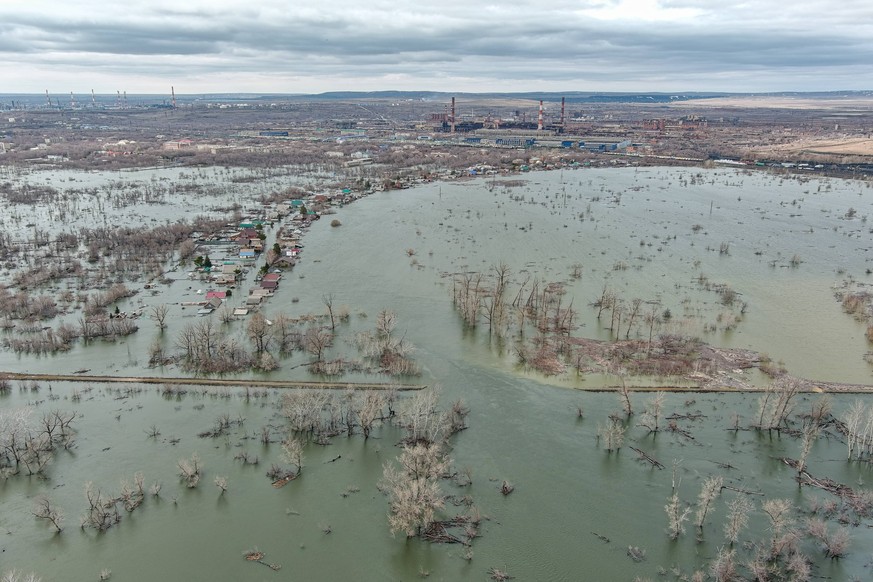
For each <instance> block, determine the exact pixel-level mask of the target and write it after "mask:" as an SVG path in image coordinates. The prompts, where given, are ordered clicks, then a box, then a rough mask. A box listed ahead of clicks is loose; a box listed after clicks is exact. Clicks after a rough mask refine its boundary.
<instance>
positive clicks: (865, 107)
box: [670, 95, 873, 112]
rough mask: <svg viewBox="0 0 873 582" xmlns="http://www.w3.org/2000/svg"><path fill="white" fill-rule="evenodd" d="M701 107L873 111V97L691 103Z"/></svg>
mask: <svg viewBox="0 0 873 582" xmlns="http://www.w3.org/2000/svg"><path fill="white" fill-rule="evenodd" d="M690 103H693V104H694V105H695V106H700V107H738V108H745V109H756V108H761V109H819V110H820V109H829V110H847V112H856V111H858V110H862V111H873V97H846V98H842V97H820V98H817V97H790V96H784V95H781V96H767V95H762V96H760V97H756V96H748V97H714V98H712V99H695V100H693V101H691V102H690ZM688 104H689V102H688V101H679V102H676V103H672V104H670V106H671V107H688Z"/></svg>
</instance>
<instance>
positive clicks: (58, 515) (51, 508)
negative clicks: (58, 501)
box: [32, 495, 64, 533]
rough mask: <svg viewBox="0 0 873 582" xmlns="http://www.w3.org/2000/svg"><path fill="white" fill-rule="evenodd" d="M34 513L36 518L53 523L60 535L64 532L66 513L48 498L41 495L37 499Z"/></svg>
mask: <svg viewBox="0 0 873 582" xmlns="http://www.w3.org/2000/svg"><path fill="white" fill-rule="evenodd" d="M32 513H33V516H34V517H36V518H38V519H44V520H46V521H48V522H49V523H51V524H52V526H53V527H54V528H55V530H56V531H57V532H58V533H61V531H63V529H64V528H63V523H64V511H63V510H62V509H61V508H60V507H58V506H57V505H55V504H54V502H52V500H51V499H49V498H48V497H47V496H45V495H40V496H39V497H37V498H36V501H35V502H34V505H33V511H32Z"/></svg>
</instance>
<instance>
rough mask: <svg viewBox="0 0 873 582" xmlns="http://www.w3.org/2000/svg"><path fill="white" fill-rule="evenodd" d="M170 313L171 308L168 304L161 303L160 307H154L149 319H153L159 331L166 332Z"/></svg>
mask: <svg viewBox="0 0 873 582" xmlns="http://www.w3.org/2000/svg"><path fill="white" fill-rule="evenodd" d="M169 313H170V307H169V306H168V305H167V304H166V303H161V304H160V305H153V306H152V308H151V313H150V314H149V317H151V318H152V321H154V322H155V325H156V326H158V329H160V330H164V329H166V327H167V315H168V314H169Z"/></svg>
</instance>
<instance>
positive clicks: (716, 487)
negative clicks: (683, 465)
mask: <svg viewBox="0 0 873 582" xmlns="http://www.w3.org/2000/svg"><path fill="white" fill-rule="evenodd" d="M723 484H724V479H723V478H722V477H720V476H716V477H707V478H706V480H705V481H704V482H703V486H702V487H701V488H700V494H699V495H698V496H697V513H696V515H695V518H694V525H696V526H697V531H698V533H700V534H702V533H703V526H704V524H705V523H706V515H707V514H708V513H709V508H710V506H711V505H712V503H713V501H715V499H716V498H717V497H718V496H719V494H721V489H722V485H723Z"/></svg>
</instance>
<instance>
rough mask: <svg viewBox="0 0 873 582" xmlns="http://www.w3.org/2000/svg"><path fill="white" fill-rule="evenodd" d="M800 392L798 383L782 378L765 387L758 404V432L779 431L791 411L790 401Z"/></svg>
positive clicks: (788, 378)
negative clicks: (765, 389)
mask: <svg viewBox="0 0 873 582" xmlns="http://www.w3.org/2000/svg"><path fill="white" fill-rule="evenodd" d="M799 391H800V382H799V381H798V380H797V379H795V378H790V377H783V378H779V379H777V380H776V381H775V382H773V383H771V384H770V385H769V386H767V391H766V392H765V393H764V395H763V396H761V398H760V399H759V402H758V419H757V423H756V425H755V428H757V429H758V430H768V431H769V430H774V429H775V430H781V428H782V426H783V425H784V424H785V422H786V421H787V420H788V416H789V415H790V414H791V411H792V400H793V399H794V397H795V396H797V394H798V392H799Z"/></svg>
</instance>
